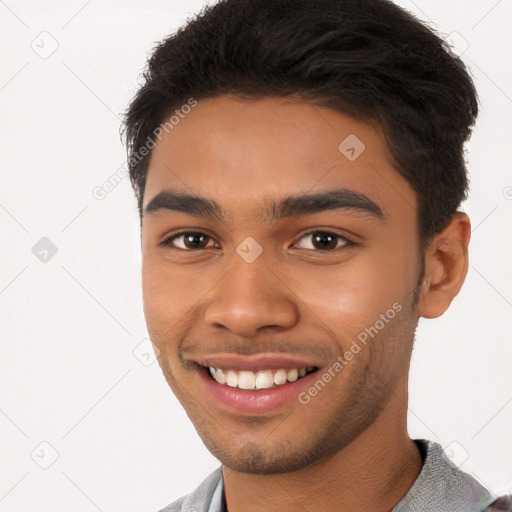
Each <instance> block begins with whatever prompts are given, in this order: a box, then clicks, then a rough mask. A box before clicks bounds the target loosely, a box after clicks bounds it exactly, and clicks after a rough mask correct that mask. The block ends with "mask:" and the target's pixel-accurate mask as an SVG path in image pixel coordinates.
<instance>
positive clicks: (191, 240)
mask: <svg viewBox="0 0 512 512" xmlns="http://www.w3.org/2000/svg"><path fill="white" fill-rule="evenodd" d="M180 239H182V240H183V242H181V245H182V247H177V246H176V244H175V241H177V240H180ZM208 240H213V239H212V238H211V237H209V236H208V235H206V234H204V233H201V232H200V231H181V232H180V233H175V234H174V235H171V236H169V237H167V238H166V239H165V240H164V241H163V242H161V243H160V244H159V245H162V246H164V247H169V248H170V249H178V250H181V251H189V252H190V251H192V250H194V249H195V250H201V249H209V248H211V247H208V246H207V245H205V243H204V242H205V241H208Z"/></svg>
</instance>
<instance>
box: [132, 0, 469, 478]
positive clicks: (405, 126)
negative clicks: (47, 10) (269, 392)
mask: <svg viewBox="0 0 512 512" xmlns="http://www.w3.org/2000/svg"><path fill="white" fill-rule="evenodd" d="M144 77H145V83H144V84H143V85H142V87H141V88H140V89H139V91H138V92H137V94H136V96H135V98H134V99H133V101H132V103H131V104H130V106H129V109H128V112H127V114H126V118H125V135H126V141H127V147H128V162H129V169H130V179H131V183H132V185H133V188H134V191H135V194H136V197H137V200H138V208H139V214H140V221H141V245H142V255H143V261H142V279H143V298H144V313H145V316H146V322H147V326H148V331H149V334H150V336H151V339H152V341H153V343H154V344H155V346H156V347H158V350H159V358H158V361H159V364H160V366H161V368H162V370H163V372H164V375H165V378H166V379H167V382H168V383H169V385H170V387H171V388H172V389H173V391H174V393H175V394H176V396H177V397H178V399H179V400H180V401H181V403H182V404H183V406H184V407H185V409H186V411H187V414H188V415H189V417H190V418H191V420H192V422H193V423H194V425H195V427H196V429H197V430H198V433H199V434H200V435H201V437H202V439H203V441H204V442H205V444H206V445H207V447H208V448H209V449H210V450H211V451H212V453H213V454H214V455H216V456H217V457H218V458H219V459H220V460H221V461H222V462H223V463H224V464H226V465H227V466H229V467H232V468H234V469H238V470H240V471H247V472H261V473H265V472H267V473H271V472H284V471H291V470H294V469H298V468H301V467H304V466H305V465H308V464H312V463H315V462H318V461H320V460H322V459H323V458H325V457H328V456H329V455H331V454H333V453H336V452H337V451H339V450H341V449H342V448H343V447H345V446H347V445H348V444H350V443H351V442H352V441H353V440H354V439H356V438H357V437H358V436H359V435H361V433H362V432H364V431H365V430H366V429H368V428H369V427H370V426H371V425H372V424H375V423H376V422H377V421H378V420H379V418H380V421H384V419H387V420H386V421H389V422H393V421H394V422H396V425H395V426H397V427H398V424H399V423H400V425H401V426H402V427H403V422H404V421H405V413H406V403H404V400H403V398H404V393H405V391H406V387H407V372H408V367H409V360H410V355H411V351H412V347H413V342H414V333H415V329H416V327H417V324H418V320H419V318H420V317H421V316H423V317H425V318H434V317H437V316H439V315H441V314H443V313H444V311H445V310H446V309H447V308H448V306H449V305H450V303H451V300H452V299H453V298H454V297H455V296H456V295H457V293H458V292H459V290H460V288H461V286H462V283H463V281H464V278H465V275H466V272H467V245H468V243H469V236H470V235H469V233H470V225H469V219H468V218H467V216H466V215H465V214H464V213H462V212H458V211H457V208H458V207H459V206H460V204H461V202H462V201H463V200H464V199H466V198H467V191H468V179H467V175H466V167H465V160H464V142H465V141H466V140H467V139H468V138H469V136H470V132H471V128H472V126H473V124H474V121H475V118H476V115H477V98H476V92H475V89H474V85H473V83H472V80H471V78H470V76H469V75H468V73H467V71H466V70H465V67H464V65H463V63H462V62H461V61H460V59H458V58H457V57H456V56H454V55H453V54H452V53H451V52H450V51H449V49H448V48H447V47H446V46H445V44H444V43H443V41H442V40H441V39H440V38H439V37H438V36H437V35H436V34H435V33H434V32H433V31H432V30H431V29H430V28H428V27H427V26H425V25H424V24H423V23H421V22H420V21H419V20H417V19H415V18H414V17H413V16H412V15H411V14H409V13H407V12H406V11H404V10H402V9H400V8H399V7H397V6H396V5H394V4H393V3H391V2H388V1H387V0H358V1H354V0H352V1H343V0H316V1H314V2H312V1H310V0H274V1H273V2H258V1H254V0H226V1H220V2H219V3H217V4H214V5H213V6H209V7H205V8H204V9H203V11H202V12H201V13H200V14H199V15H198V16H196V17H195V18H193V19H192V20H190V21H189V22H188V23H187V24H186V25H185V26H184V27H182V28H181V29H180V30H178V31H177V33H175V34H174V35H172V36H170V37H168V38H167V39H165V40H164V41H163V42H161V43H160V44H159V45H158V46H157V48H155V51H154V53H153V54H152V56H151V58H150V60H149V62H148V67H147V69H146V71H145V74H144ZM164 191H166V192H164ZM157 196H158V197H157ZM180 234H181V236H180ZM244 253H245V254H244ZM249 254H250V255H251V257H247V255H249ZM354 343H355V345H354ZM356 346H357V347H358V348H359V350H357V348H356ZM347 351H349V352H350V351H351V352H352V353H353V357H350V360H349V361H348V362H347V361H346V359H347V358H344V355H345V354H347ZM263 352H265V353H277V352H278V353H284V354H295V355H299V356H301V357H303V358H306V359H307V360H308V361H310V362H311V366H314V367H315V368H317V370H316V373H318V376H319V377H320V376H321V375H323V374H325V372H328V371H329V370H331V374H332V372H334V373H335V377H332V379H331V380H330V381H329V384H328V385H327V386H325V389H322V391H321V392H318V396H315V397H314V400H309V401H308V403H307V404H305V403H304V401H305V400H306V398H304V397H305V396H306V395H307V394H306V395H302V397H303V400H302V402H301V401H300V397H297V398H298V399H297V401H296V402H294V403H293V404H288V405H287V406H286V407H284V408H281V409H277V410H275V411H273V412H272V413H268V414H249V413H244V414H235V413H234V412H233V411H232V410H228V409H224V408H222V407H217V405H216V404H212V403H211V402H210V401H209V398H208V396H207V395H205V394H204V393H203V392H202V391H201V389H202V388H201V385H202V384H201V382H202V381H201V379H202V373H201V372H203V369H201V368H200V367H199V366H198V362H199V361H204V360H205V358H207V356H208V354H216V353H236V354H244V355H250V354H259V353H263ZM340 357H341V358H342V360H343V361H345V362H346V364H343V367H342V369H341V370H339V371H336V369H337V368H339V367H338V366H337V367H336V368H333V365H335V362H336V361H338V362H339V361H340V359H339V358H340ZM313 363H314V364H313ZM315 395H316V394H315ZM307 396H309V395H307ZM382 418H384V419H382ZM393 418H394V419H393ZM397 418H398V419H397ZM308 422H310V423H311V424H314V425H315V429H314V430H313V432H311V431H310V432H308V433H305V432H301V429H300V426H301V425H303V424H304V423H308Z"/></svg>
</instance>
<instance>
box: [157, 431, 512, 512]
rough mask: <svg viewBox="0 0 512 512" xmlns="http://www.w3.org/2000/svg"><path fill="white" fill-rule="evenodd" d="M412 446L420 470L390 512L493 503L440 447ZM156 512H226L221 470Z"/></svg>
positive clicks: (476, 509) (441, 511) (451, 511)
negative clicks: (417, 453) (420, 461)
mask: <svg viewBox="0 0 512 512" xmlns="http://www.w3.org/2000/svg"><path fill="white" fill-rule="evenodd" d="M414 442H415V443H416V445H417V446H418V448H419V450H420V452H421V455H422V458H423V467H422V469H421V472H420V474H419V475H418V477H417V478H416V480H415V482H414V484H413V485H412V487H411V488H410V489H409V491H408V492H407V494H406V495H405V496H404V497H403V498H402V499H401V500H400V501H399V502H398V503H397V505H396V506H395V508H394V509H393V511H392V512H482V511H483V510H485V509H486V507H487V506H488V505H490V504H491V503H492V502H493V501H494V500H495V499H496V496H493V495H492V493H491V492H490V491H488V490H487V489H486V488H485V487H483V486H482V485H480V484H479V483H478V482H477V481H476V480H475V479H474V478H473V477H472V476H470V475H468V474H467V473H465V472H464V471H461V470H460V469H458V468H457V466H455V465H454V464H453V462H452V461H451V460H450V459H449V458H448V456H447V455H446V454H445V452H444V450H443V448H442V447H441V445H440V444H439V443H436V442H434V441H428V440H426V439H415V440H414ZM276 508H277V507H276ZM500 510H501V509H500ZM503 510H506V509H503ZM159 512H226V502H225V496H224V480H223V476H222V466H220V467H219V468H217V469H216V470H215V471H214V472H213V473H211V474H210V475H209V476H208V477H207V478H206V480H204V481H203V482H202V483H201V485H199V487H198V488H197V489H196V490H195V491H193V492H191V493H190V494H188V495H186V496H183V497H181V498H180V499H178V500H176V501H174V502H173V503H171V504H170V505H168V506H167V507H165V508H163V509H161V510H160V511H159Z"/></svg>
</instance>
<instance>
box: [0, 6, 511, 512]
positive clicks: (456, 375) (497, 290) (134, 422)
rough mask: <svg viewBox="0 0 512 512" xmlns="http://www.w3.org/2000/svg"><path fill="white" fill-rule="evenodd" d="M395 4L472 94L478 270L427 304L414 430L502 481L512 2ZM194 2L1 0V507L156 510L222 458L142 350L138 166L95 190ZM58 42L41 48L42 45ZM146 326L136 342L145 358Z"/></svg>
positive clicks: (507, 412) (488, 479)
mask: <svg viewBox="0 0 512 512" xmlns="http://www.w3.org/2000/svg"><path fill="white" fill-rule="evenodd" d="M399 4H400V5H402V6H403V7H405V8H406V9H408V10H410V11H412V12H414V13H416V14H417V15H418V16H419V17H420V18H421V19H423V20H426V21H428V20H431V21H432V26H433V27H434V28H437V29H439V30H440V31H441V32H442V33H444V34H446V35H448V34H452V35H451V36H450V37H451V40H452V41H454V42H456V47H457V48H458V51H459V52H461V51H462V50H464V49H465V51H464V53H463V54H462V56H463V59H464V60H465V62H466V63H468V64H469V66H470V68H471V70H472V73H473V75H474V78H475V81H476V85H477V88H478V91H479V94H480V99H481V114H480V118H479V120H478V125H477V128H476V130H475V132H474V135H473V138H472V141H471V143H470V144H469V145H468V158H469V161H470V179H471V188H472V192H471V197H470V199H469V200H468V201H466V203H465V204H464V205H463V207H462V209H463V210H464V211H466V212H467V213H468V214H469V215H470V217H471V219H472V223H473V233H472V240H471V245H470V269H469V272H468V276H467V280H466V283H465V284H464V286H463V288H462V290H461V292H460V294H459V295H458V296H457V297H456V298H455V300H454V301H453V303H452V306H451V307H450V309H449V310H448V311H447V313H446V314H445V315H444V316H443V317H441V318H439V319H436V320H424V319H422V320H420V325H419V327H418V331H417V344H416V348H415V352H414V355H413V360H412V367H411V374H412V375H411V385H410V393H411V396H410V410H409V420H410V434H411V436H412V437H413V438H427V439H432V440H435V441H438V442H440V443H441V444H442V445H443V446H444V447H449V445H450V444H451V447H449V448H448V449H449V451H450V453H451V454H452V455H453V460H454V461H456V462H457V463H462V465H461V468H462V469H464V470H465V471H467V472H469V473H470V474H472V475H473V476H475V478H477V479H478V480H479V481H481V482H482V483H483V484H484V485H486V486H487V487H488V488H490V489H491V490H493V491H494V492H496V493H503V492H505V491H506V490H507V489H508V488H509V485H510V480H511V478H512V464H511V461H512V442H511V439H510V432H511V426H512V382H511V376H510V375H511V368H512V342H511V341H512V336H511V330H512V267H511V262H512V241H511V236H512V200H511V199H512V188H511V187H512V173H511V171H510V153H509V150H510V145H511V141H512V137H511V135H512V133H511V120H512V118H511V113H512V67H511V66H510V55H511V54H512V38H511V31H510V21H511V20H512V1H511V0H500V1H496V0H478V1H476V0H473V1H470V2H468V1H467V0H457V1H454V0H451V1H450V2H446V1H439V0H435V1H434V0H432V1H429V0H416V2H412V1H411V0H402V1H400V2H399ZM203 5H205V2H203V1H199V0H195V1H191V0H188V1H176V0H172V1H167V2H164V1H156V0H152V1H151V0H145V1H144V2H142V1H140V2H134V1H133V0H131V1H123V2H121V1H117V2H114V1H111V0H110V1H107V0H104V1H89V2H86V1H84V0H73V1H67V2H64V1H55V0H53V1H46V2H40V3H39V2H20V1H14V0H7V2H0V16H1V24H2V30H1V35H0V37H1V41H0V45H1V48H2V65H1V70H0V109H1V111H0V116H1V120H2V126H1V134H0V140H1V143H2V145H1V160H0V161H1V170H2V186H1V187H0V223H1V227H2V236H1V241H2V242H1V250H0V254H1V274H0V307H1V311H2V331H1V333H2V345H1V355H0V376H1V377H0V378H1V382H2V387H1V395H0V431H1V435H2V442H1V448H0V450H1V452H0V460H1V461H2V462H1V464H0V468H1V469H0V510H1V511H2V512H21V511H23V512H27V511H37V512H50V511H51V512H61V511H69V510H75V511H79V510H80V511H84V512H89V511H91V512H93V511H97V510H100V511H103V512H114V511H116V512H117V511H121V510H122V511H138V512H142V511H146V512H151V511H153V512H156V511H157V510H159V508H162V507H163V506H165V505H166V504H168V503H169V502H171V501H173V500H174V499H176V498H177V497H179V496H181V495H183V494H185V493H187V492H190V491H191V490H193V489H194V488H195V487H196V486H197V485H198V484H199V483H200V482H201V481H202V480H203V479H204V478H205V477H206V476H207V475H208V474H209V473H210V472H211V471H213V470H214V469H215V468H216V467H217V466H218V465H219V462H218V461H217V460H216V459H214V458H213V456H212V455H211V454H210V453H209V452H208V451H207V450H206V448H205V447H204V445H203V444H202V442H201V440H200V438H199V437H198V436H197V434H196V432H195V430H194V428H193V426H192V424H191V423H190V422H189V420H188V418H187V416H186V414H185V413H184V411H183V410H182V408H181V406H180V405H179V403H178V402H177V400H176V399H175V398H174V396H173V395H172V393H171V391H170V390H169V388H168V387H167V384H166V382H165V380H164V378H163V375H162V373H161V371H160V369H159V366H158V363H157V362H154V363H153V364H151V365H149V366H145V365H144V364H142V363H141V362H140V361H139V359H137V358H136V357H135V355H134V353H133V351H134V349H135V348H136V347H137V346H138V345H139V344H140V343H141V341H142V340H144V339H145V338H146V337H147V331H146V326H145V321H144V316H143V312H142V299H141V291H140V245H139V243H140V242H139V224H138V222H139V221H138V217H137V211H136V202H135V199H134V197H133V194H132V191H131V188H130V186H129V182H128V179H126V178H125V179H123V180H122V182H121V183H120V184H119V185H118V186H117V187H116V188H115V189H114V190H112V191H111V192H110V193H108V194H107V196H106V197H105V198H104V199H103V200H98V199H95V197H93V194H92V191H93V189H94V188H95V187H98V186H101V185H102V184H103V183H104V182H106V181H107V180H108V179H109V178H110V177H111V176H112V175H113V174H115V173H116V171H117V170H118V169H120V168H121V167H122V166H123V164H124V163H125V150H124V148H123V146H122V144H121V142H120V138H119V126H120V114H121V113H122V112H124V110H125V108H126V106H127V104H128V102H129V100H130V99H131V97H132V95H133V94H134V92H135V91H136V89H137V80H138V76H139V72H140V71H141V70H142V68H143V66H144V64H145V61H146V58H147V56H148V55H149V54H150V52H151V50H152V48H153V47H154V45H155V44H156V42H157V41H159V40H160V39H162V38H163V37H164V36H166V35H168V34H169V33H170V32H172V31H173V30H174V29H175V28H177V27H178V26H179V25H181V24H183V22H184V21H185V20H186V18H187V17H188V16H190V15H191V14H192V13H194V12H197V11H198V10H199V9H200V7H202V6H203ZM434 22H435V23H434ZM45 31H46V32H47V33H48V34H50V35H48V34H43V35H40V34H41V32H45ZM453 32H457V34H453ZM41 38H45V39H44V42H41ZM52 38H53V39H54V41H53V40H52ZM466 42H467V43H466ZM57 44H58V48H57V49H56V51H55V52H54V53H53V54H52V55H50V56H48V58H41V57H40V56H39V54H38V53H37V52H36V51H35V50H34V49H33V47H35V48H37V50H38V51H39V52H44V51H49V50H50V49H52V45H57ZM466 44H468V45H469V46H468V47H467V48H466ZM43 45H44V46H43ZM44 56H46V55H44ZM43 237H47V238H49V239H50V240H51V241H52V242H53V244H54V245H55V246H56V248H57V253H56V254H55V255H54V256H53V257H52V258H51V259H49V261H47V262H45V263H44V262H41V261H40V260H39V259H38V258H37V257H36V256H35V255H34V254H33V252H32V248H33V246H34V245H35V244H36V243H37V242H38V241H39V240H40V239H41V238H43ZM146 343H147V342H143V344H142V346H141V347H139V349H138V350H135V354H138V355H139V357H140V358H142V359H143V360H144V357H143V355H141V354H144V351H145V350H146V349H147V348H148V347H147V345H146ZM43 442H44V444H42V445H41V443H43ZM48 443H49V444H48ZM50 445H51V446H50ZM53 450H55V451H56V452H58V458H57V459H56V461H55V462H54V463H53V464H51V465H50V466H49V467H48V468H47V469H43V468H42V467H40V466H41V465H49V464H50V463H51V462H52V460H53V459H52V457H53V454H54V452H53ZM464 459H466V460H464Z"/></svg>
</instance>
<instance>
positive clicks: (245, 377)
mask: <svg viewBox="0 0 512 512" xmlns="http://www.w3.org/2000/svg"><path fill="white" fill-rule="evenodd" d="M209 369H210V373H211V374H212V377H213V378H214V379H215V380H216V381H217V382H218V383H219V384H227V385H228V386H231V387H232V388H236V387H239V388H241V389H268V388H272V387H274V385H277V386H281V385H283V384H286V382H294V381H296V380H297V379H298V378H299V377H304V375H306V371H309V370H313V369H314V368H313V367H308V368H307V369H306V368H291V369H284V368H282V369H279V370H259V371H256V372H253V371H250V370H249V371H248V370H226V369H223V368H214V367H213V366H210V367H209ZM273 372H274V373H273Z"/></svg>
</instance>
